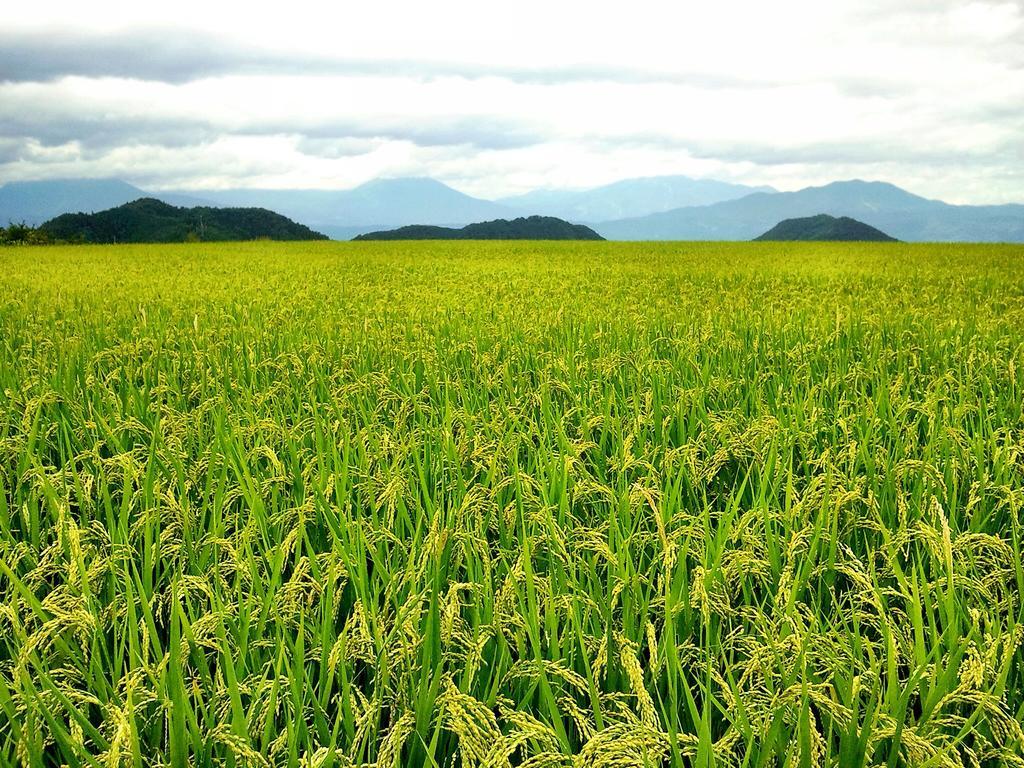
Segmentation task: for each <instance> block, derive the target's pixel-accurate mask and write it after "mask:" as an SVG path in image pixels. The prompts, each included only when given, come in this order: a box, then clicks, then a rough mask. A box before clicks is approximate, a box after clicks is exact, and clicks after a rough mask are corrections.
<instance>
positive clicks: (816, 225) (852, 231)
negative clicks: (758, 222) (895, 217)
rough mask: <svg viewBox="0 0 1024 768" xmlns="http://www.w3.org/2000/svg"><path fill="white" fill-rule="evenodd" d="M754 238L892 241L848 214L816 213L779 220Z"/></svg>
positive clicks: (882, 233) (892, 238)
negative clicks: (814, 214)
mask: <svg viewBox="0 0 1024 768" xmlns="http://www.w3.org/2000/svg"><path fill="white" fill-rule="evenodd" d="M754 239H755V240H790V241H792V240H816V241H846V242H880V243H891V242H894V241H895V240H896V238H895V237H890V236H889V235H887V234H885V232H882V231H881V230H879V229H875V228H874V227H872V226H870V225H868V224H865V223H864V222H862V221H857V220H856V219H851V218H850V217H849V216H839V217H836V216H829V215H827V214H824V213H822V214H819V215H817V216H807V217H805V218H800V219H786V220H785V221H780V222H779V223H778V224H776V225H775V226H774V227H772V228H771V229H770V230H768V231H767V232H765V233H764V234H763V235H761V236H760V237H755V238H754Z"/></svg>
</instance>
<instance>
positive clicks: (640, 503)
mask: <svg viewBox="0 0 1024 768" xmlns="http://www.w3.org/2000/svg"><path fill="white" fill-rule="evenodd" d="M0 274H3V275H4V279H3V280H2V281H0V765H26V766H32V767H35V766H51V765H53V766H60V765H69V766H114V765H130V766H175V767H178V766H288V767H289V768H292V767H293V766H294V767H296V768H297V767H298V766H303V767H304V768H305V767H309V768H313V767H314V766H315V767H317V768H351V767H354V766H362V767H364V768H368V767H369V766H375V768H396V767H398V766H430V767H431V768H448V767H449V766H461V767H464V768H496V767H505V766H508V767H509V768H511V767H513V766H524V767H527V766H528V767H529V768H556V767H557V768H584V767H585V768H591V767H595V768H599V767H605V768H620V767H623V766H651V767H654V766H671V767H672V768H683V767H684V766H685V767H687V768H688V767H690V766H700V767H701V768H706V767H709V766H736V767H737V768H741V767H742V768H755V767H758V768H767V767H769V766H801V767H802V766H843V767H845V766H865V767H867V766H878V767H881V766H887V767H889V768H896V767H897V766H931V767H934V768H939V767H942V766H947V767H952V766H961V765H968V766H977V767H979V768H989V767H990V766H1014V765H1017V766H1022V765H1024V758H1022V757H1021V755H1022V752H1024V734H1022V721H1024V651H1022V649H1021V645H1022V640H1024V624H1022V605H1021V599H1020V595H1021V593H1022V590H1024V565H1022V551H1024V542H1022V536H1024V529H1022V510H1024V380H1022V371H1024V330H1022V329H1024V248H1022V247H1019V246H965V245H904V244H877V245H875V244H871V245H867V244H836V245H830V244H782V243H757V244H709V243H691V244H678V243H664V244H639V243H632V244H627V243H571V242H564V243H528V242H435V243H430V242H420V243H415V244H412V243H301V244H297V243H293V244H284V243H269V242H263V243H249V244H217V245H209V244H188V245H174V246H111V247H52V248H45V249H42V248H40V249H28V250H26V249H17V252H15V251H11V252H10V253H0Z"/></svg>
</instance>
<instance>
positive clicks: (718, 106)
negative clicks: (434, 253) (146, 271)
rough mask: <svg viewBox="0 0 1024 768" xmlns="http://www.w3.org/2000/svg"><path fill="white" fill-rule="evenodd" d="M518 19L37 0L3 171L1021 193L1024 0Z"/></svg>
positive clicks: (538, 14) (592, 12) (523, 8)
mask: <svg viewBox="0 0 1024 768" xmlns="http://www.w3.org/2000/svg"><path fill="white" fill-rule="evenodd" d="M503 10H504V12H503V13H501V14H496V13H495V11H496V7H495V6H493V5H490V4H481V3H478V2H462V1H461V0H459V1H458V2H443V3H434V4H426V3H404V2H390V3H388V2H385V3H375V4H372V5H371V4H365V5H364V6H362V7H349V4H345V5H341V4H339V5H338V6H336V7H334V8H333V9H332V10H327V11H325V10H324V4H321V3H310V2H305V1H304V0H302V1H300V2H292V3H289V4H286V5H284V6H281V5H279V4H277V5H273V6H269V5H268V6H267V7H260V6H256V7H254V6H251V5H245V6H242V5H241V4H236V3H226V4H215V3H209V2H202V3H200V2H193V1H192V0H185V2H182V3H179V4H176V5H175V7H174V9H173V15H171V14H169V13H165V12H162V11H154V10H153V8H152V7H151V4H141V3H131V4H129V3H109V2H106V3H99V4H98V5H97V4H89V5H88V6H85V5H81V4H78V3H63V2H60V3H52V2H43V3H41V4H34V5H32V6H22V7H21V8H19V9H15V10H14V11H13V13H12V14H10V18H8V19H7V20H6V24H7V26H6V27H5V30H4V31H2V32H0V80H6V82H0V150H2V151H0V180H8V179H15V178H41V177H56V176H59V175H62V176H87V175H103V176H113V175H118V176H123V177H125V178H128V179H130V180H132V181H135V182H137V183H140V184H144V185H150V186H153V187H163V188H166V187H170V186H187V187H224V186H275V187H283V186H300V187H318V186H319V187H345V186H353V185H355V184H357V183H360V182H362V181H365V180H367V179H369V178H373V177H374V176H378V175H404V174H417V175H429V176H434V177H437V178H440V179H442V180H445V181H448V182H451V183H454V184H455V185H456V186H459V187H460V188H462V189H465V190H466V191H469V192H472V193H475V194H480V195H484V196H497V195H500V194H509V193H515V192H519V191H524V190H526V189H530V188H534V187H537V186H551V185H566V186H584V185H588V184H598V183H604V182H608V181H612V180H614V179H616V178H621V177H624V176H638V175H651V174H657V173H688V174H693V175H702V176H714V177H718V178H725V179H730V180H737V181H746V182H751V183H773V184H776V185H777V186H779V187H782V188H795V187H798V186H802V185H804V184H808V183H820V182H825V181H829V180H833V179H837V178H844V177H851V176H858V177H862V178H881V179H884V180H887V181H892V182H895V183H897V184H901V185H903V186H906V187H908V188H910V189H912V190H913V191H916V192H919V193H922V194H926V195H930V196H935V197H942V198H945V199H949V200H952V201H959V202H1001V201H1006V200H1024V170H1022V163H1021V157H1020V154H1021V152H1020V147H1021V146H1024V116H1022V114H1021V111H1020V110H1019V107H1018V106H1017V105H1019V104H1021V103H1024V48H1022V45H1021V42H1020V41H1021V40H1022V39H1024V8H1022V5H1021V3H1019V2H972V3H962V2H949V1H945V0H940V1H939V2H935V1H928V2H925V1H924V0H911V1H910V2H900V3H896V2H888V1H883V0H872V1H870V2H853V0H849V1H848V2H836V3H820V2H818V3H815V2H804V1H802V0H784V1H783V2H779V3H771V4H768V3H754V2H729V3H718V4H714V5H713V6H712V5H711V4H706V5H702V6H700V7H693V6H691V5H690V4H682V3H673V4H670V3H664V2H650V1H648V0H641V2H635V3H631V4H629V5H628V6H622V5H620V4H614V5H613V4H603V3H580V2H563V3H540V2H536V1H535V0H529V1H528V2H523V3H519V4H516V5H515V6H510V7H508V8H505V9H503ZM224 30H229V31H228V32H225V31H224ZM5 50H6V51H7V53H6V54H4V53H3V51H5ZM104 53H106V54H107V55H104Z"/></svg>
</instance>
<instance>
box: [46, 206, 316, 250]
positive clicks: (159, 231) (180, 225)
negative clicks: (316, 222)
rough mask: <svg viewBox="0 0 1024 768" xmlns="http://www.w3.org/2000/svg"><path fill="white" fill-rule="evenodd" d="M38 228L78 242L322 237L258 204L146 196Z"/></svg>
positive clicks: (68, 215) (70, 215)
mask: <svg viewBox="0 0 1024 768" xmlns="http://www.w3.org/2000/svg"><path fill="white" fill-rule="evenodd" d="M40 230H42V231H43V232H45V233H46V235H47V236H49V237H50V238H51V239H52V240H58V241H67V242H82V243H180V242H184V241H187V240H199V241H207V242H212V241H222V240H259V239H267V240H326V239H327V237H326V236H325V235H322V234H320V233H319V232H314V231H313V230H311V229H310V228H309V227H306V226H304V225H302V224H297V223H296V222H294V221H292V220H291V219H288V218H286V217H284V216H282V215H280V214H279V213H274V212H273V211H268V210H266V209H264V208H208V207H197V208H178V207H176V206H173V205H168V204H167V203H164V202H161V201H160V200H155V199H153V198H148V197H147V198H142V199H140V200H135V201H134V202H131V203H126V204H124V205H121V206H118V207H117V208H111V209H109V210H106V211H100V212H98V213H65V214H62V215H61V216H57V217H56V218H53V219H50V220H49V221H47V222H46V223H45V224H43V225H42V226H41V227H40Z"/></svg>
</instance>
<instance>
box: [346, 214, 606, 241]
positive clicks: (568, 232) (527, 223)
mask: <svg viewBox="0 0 1024 768" xmlns="http://www.w3.org/2000/svg"><path fill="white" fill-rule="evenodd" d="M353 240H604V238H603V237H601V236H600V235H599V234H597V232H595V231H594V230H592V229H591V228H590V227H585V226H583V225H582V224H570V223H569V222H568V221H564V220H562V219H556V218H554V217H553V216H528V217H525V218H518V219H511V220H509V219H495V220H494V221H484V222H481V223H479V224H469V225H467V226H465V227H462V228H461V229H453V228H451V227H433V226H426V225H422V224H414V225H412V226H409V227H399V228H398V229H391V230H386V231H381V232H368V233H367V234H365V235H358V236H356V237H354V238H353Z"/></svg>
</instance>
